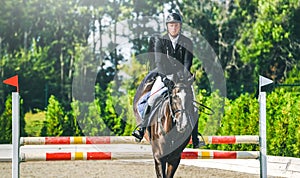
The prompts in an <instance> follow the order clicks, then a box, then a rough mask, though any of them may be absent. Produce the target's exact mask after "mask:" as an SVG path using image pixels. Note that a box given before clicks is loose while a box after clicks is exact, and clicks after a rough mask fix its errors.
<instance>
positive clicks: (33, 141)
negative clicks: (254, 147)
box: [20, 135, 259, 145]
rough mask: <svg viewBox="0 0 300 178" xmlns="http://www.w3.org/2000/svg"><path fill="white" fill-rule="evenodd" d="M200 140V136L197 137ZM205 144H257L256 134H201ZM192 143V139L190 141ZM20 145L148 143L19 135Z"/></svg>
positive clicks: (113, 138) (126, 139)
mask: <svg viewBox="0 0 300 178" xmlns="http://www.w3.org/2000/svg"><path fill="white" fill-rule="evenodd" d="M199 139H200V140H202V138H201V137H199ZM203 139H204V140H203V141H204V142H205V143H206V144H238V143H249V144H259V136H257V135H237V136H203ZM190 143H192V141H190ZM20 144H21V145H52V144H54V145H60V144H64V145H65V144H67V145H69V144H149V142H148V141H147V140H145V139H143V140H142V141H141V142H136V141H135V138H134V137H132V136H94V137H21V140H20Z"/></svg>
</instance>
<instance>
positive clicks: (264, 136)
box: [258, 75, 273, 178]
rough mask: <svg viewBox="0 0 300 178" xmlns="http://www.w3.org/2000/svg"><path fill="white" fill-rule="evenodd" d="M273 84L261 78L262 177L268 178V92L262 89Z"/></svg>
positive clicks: (260, 139) (260, 133)
mask: <svg viewBox="0 0 300 178" xmlns="http://www.w3.org/2000/svg"><path fill="white" fill-rule="evenodd" d="M271 83H273V81H272V80H270V79H268V78H265V77H263V76H261V75H260V76H259V99H258V100H259V135H260V136H259V143H260V157H259V159H260V177H261V178H267V126H266V92H262V91H261V87H262V86H265V85H269V84H271Z"/></svg>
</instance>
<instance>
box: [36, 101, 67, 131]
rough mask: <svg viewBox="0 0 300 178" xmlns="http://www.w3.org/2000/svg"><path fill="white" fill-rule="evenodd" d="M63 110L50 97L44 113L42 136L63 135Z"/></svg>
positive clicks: (57, 102)
mask: <svg viewBox="0 0 300 178" xmlns="http://www.w3.org/2000/svg"><path fill="white" fill-rule="evenodd" d="M64 119H65V115H64V110H63V108H62V106H61V104H60V103H59V101H57V99H56V98H55V96H53V95H52V96H50V98H49V104H48V107H47V111H46V120H45V122H44V127H43V129H42V133H41V135H42V136H60V135H62V134H63V126H64Z"/></svg>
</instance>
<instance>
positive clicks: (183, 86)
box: [133, 74, 198, 178]
mask: <svg viewBox="0 0 300 178" xmlns="http://www.w3.org/2000/svg"><path fill="white" fill-rule="evenodd" d="M150 75H151V74H150ZM154 76H155V74H154ZM149 78H150V79H149ZM152 78H153V76H152ZM192 82H193V80H192V79H188V80H185V81H182V80H181V81H180V80H179V81H177V82H176V83H175V86H174V88H173V89H171V91H168V92H167V93H166V94H165V95H164V96H162V97H161V98H159V99H157V101H156V103H155V105H154V106H153V109H151V114H150V116H149V119H150V124H149V125H148V127H147V131H146V133H145V136H144V137H145V138H146V140H148V141H150V144H151V147H152V153H153V158H154V163H155V170H156V175H157V177H158V178H160V177H163V178H165V177H167V178H171V177H173V176H174V174H175V172H176V170H177V168H178V166H179V163H180V160H181V153H182V152H183V150H184V148H185V147H186V146H187V144H188V143H189V141H190V137H191V132H192V130H193V128H194V125H195V123H196V120H195V119H198V117H196V118H195V117H194V118H193V117H192V116H193V115H194V116H195V114H194V111H193V110H194V106H193V94H192V88H191V85H192ZM153 83H154V80H152V79H151V76H150V77H149V76H148V77H146V78H145V79H144V81H143V82H142V84H141V85H140V86H139V88H138V89H137V93H136V95H135V98H134V104H133V107H134V114H135V116H136V120H137V123H140V122H141V117H140V115H139V114H138V111H137V103H138V100H139V98H141V97H142V96H143V95H144V94H145V93H147V92H149V91H150V90H151V86H152V85H153Z"/></svg>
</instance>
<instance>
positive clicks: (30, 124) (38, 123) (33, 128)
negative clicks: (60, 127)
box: [25, 111, 46, 137]
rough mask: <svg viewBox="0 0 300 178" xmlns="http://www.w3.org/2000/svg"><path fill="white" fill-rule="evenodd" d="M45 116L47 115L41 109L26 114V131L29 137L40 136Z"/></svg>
mask: <svg viewBox="0 0 300 178" xmlns="http://www.w3.org/2000/svg"><path fill="white" fill-rule="evenodd" d="M45 118H46V117H45V112H44V111H40V112H38V113H34V114H33V113H32V112H28V113H26V114H25V123H26V124H25V132H26V133H27V134H28V136H29V137H38V136H40V134H41V130H42V128H43V122H44V121H45Z"/></svg>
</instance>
